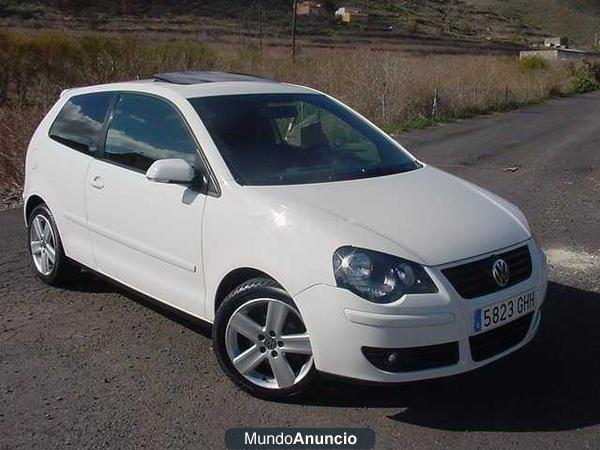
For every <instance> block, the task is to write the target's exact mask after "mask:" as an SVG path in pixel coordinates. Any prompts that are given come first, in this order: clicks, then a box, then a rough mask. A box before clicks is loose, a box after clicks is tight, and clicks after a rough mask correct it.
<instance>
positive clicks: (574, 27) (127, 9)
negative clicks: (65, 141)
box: [0, 0, 600, 51]
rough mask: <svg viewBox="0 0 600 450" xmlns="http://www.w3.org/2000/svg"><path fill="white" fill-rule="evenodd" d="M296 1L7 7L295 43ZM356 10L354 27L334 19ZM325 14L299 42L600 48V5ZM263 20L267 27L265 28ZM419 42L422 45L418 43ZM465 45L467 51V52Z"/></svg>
mask: <svg viewBox="0 0 600 450" xmlns="http://www.w3.org/2000/svg"><path fill="white" fill-rule="evenodd" d="M291 4H292V2H291V0H253V1H250V0H204V1H202V0H180V1H178V2H169V1H166V0H156V1H150V0H130V1H123V0H25V1H22V0H0V18H1V19H0V20H1V21H2V22H1V23H2V24H4V25H5V26H13V27H27V28H29V27H32V28H71V29H81V30H89V29H94V30H98V31H116V32H138V33H146V32H155V33H174V34H193V35H196V36H197V37H199V38H209V39H213V40H222V39H229V40H233V39H238V40H239V41H240V42H241V41H243V40H244V38H245V37H248V36H250V37H257V36H258V35H259V34H260V32H259V29H260V28H261V26H260V23H261V22H262V36H263V38H264V39H267V40H270V41H271V43H277V42H281V41H285V40H287V39H288V37H289V29H290V17H291ZM348 5H351V6H355V7H358V8H359V9H360V10H361V12H362V13H363V14H362V15H361V16H360V17H357V18H356V19H355V20H353V21H352V22H351V23H350V24H346V25H341V24H338V23H336V22H335V21H334V20H333V14H332V13H331V11H332V10H333V9H335V8H336V7H340V6H348ZM321 9H322V10H327V13H322V14H320V15H316V16H302V17H299V18H298V36H299V38H300V39H302V40H304V41H305V42H306V43H309V44H311V45H320V46H337V45H344V44H346V45H347V44H348V43H349V42H350V43H351V44H352V45H354V44H366V45H370V46H380V47H383V48H386V46H390V45H391V46H394V45H403V46H408V47H410V46H411V45H415V46H416V47H417V49H416V50H415V51H419V50H425V51H427V47H432V48H433V47H436V46H437V47H439V46H446V47H450V46H451V44H450V43H451V42H457V43H459V44H458V48H460V47H461V46H463V47H465V48H466V47H475V48H477V47H481V48H489V49H492V48H495V49H498V50H510V49H511V48H512V49H513V50H514V48H516V46H523V45H526V44H528V43H531V42H537V41H539V40H540V39H542V38H543V37H544V36H546V35H560V36H567V37H569V38H570V39H571V41H572V42H573V43H574V44H575V45H580V46H592V45H594V41H595V38H594V37H595V35H596V34H597V33H600V0H428V1H422V0H397V1H393V0H354V1H351V2H343V1H338V0H335V1H334V0H324V1H323V2H322V8H321ZM259 18H262V20H259ZM416 41H418V45H417V42H416ZM461 42H462V44H460V43H461Z"/></svg>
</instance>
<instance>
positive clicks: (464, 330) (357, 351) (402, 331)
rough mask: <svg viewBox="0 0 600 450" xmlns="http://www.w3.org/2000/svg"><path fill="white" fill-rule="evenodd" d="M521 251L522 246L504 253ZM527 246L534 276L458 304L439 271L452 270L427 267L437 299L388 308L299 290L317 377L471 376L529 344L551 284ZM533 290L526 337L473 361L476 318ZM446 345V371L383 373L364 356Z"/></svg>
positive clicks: (338, 293) (337, 292)
mask: <svg viewBox="0 0 600 450" xmlns="http://www.w3.org/2000/svg"><path fill="white" fill-rule="evenodd" d="M521 245H523V244H522V243H521V244H518V245H515V246H513V247H510V248H507V249H505V250H511V249H512V248H516V247H518V246H521ZM527 245H528V247H529V251H530V255H531V262H532V274H531V276H530V277H529V278H528V279H527V280H525V281H523V282H521V283H519V284H516V285H514V286H510V287H509V288H506V289H504V290H501V291H498V292H494V293H492V294H489V295H485V296H482V297H479V298H475V299H471V300H466V299H463V298H462V297H460V296H459V295H458V293H457V292H456V291H455V290H454V288H453V287H452V285H451V284H450V283H449V282H448V280H447V279H446V278H445V277H444V276H443V275H442V272H441V270H442V269H444V268H445V267H447V266H450V265H451V264H449V265H444V266H439V267H433V268H427V271H428V273H429V275H430V276H431V278H432V279H433V280H434V281H435V283H436V284H437V286H438V288H439V292H438V293H436V294H421V295H406V296H404V297H402V298H401V299H400V300H398V301H397V302H394V303H391V304H387V305H379V304H375V303H371V302H368V301H366V300H363V299H361V298H359V297H358V296H356V295H355V294H353V293H351V292H350V291H348V290H345V289H340V288H337V287H334V286H329V285H322V284H321V285H316V286H313V287H310V288H308V289H306V290H304V291H302V292H301V293H300V294H298V295H297V296H296V297H295V298H294V300H295V302H296V305H297V306H298V308H299V309H300V312H301V314H302V317H303V318H304V321H305V324H306V327H307V330H308V332H309V334H310V337H311V345H312V350H313V356H314V361H315V366H316V368H317V369H318V370H319V371H321V372H325V373H329V374H332V375H337V376H342V377H346V378H353V379H358V380H363V381H370V382H383V383H397V382H405V381H414V380H423V379H428V378H437V377H444V376H448V375H453V374H457V373H461V372H466V371H469V370H473V369H476V368H478V367H481V366H484V365H486V364H488V363H490V362H492V361H495V360H497V359H499V358H502V357H503V356H505V355H507V354H509V353H511V352H513V351H515V350H517V349H519V348H520V347H522V346H524V345H526V344H527V343H528V342H530V341H531V340H532V339H533V337H534V336H535V334H536V332H537V330H538V328H539V324H540V320H541V305H542V303H543V301H544V297H545V295H546V287H547V283H548V267H547V264H546V257H545V255H544V254H543V252H541V251H540V250H538V249H537V248H536V246H535V245H534V244H533V242H532V241H529V242H528V243H527ZM482 256H485V255H482ZM482 256H478V257H477V258H472V259H473V260H475V259H479V258H481V257H482ZM465 262H469V260H465ZM530 289H534V290H535V298H536V307H535V310H534V311H533V314H532V318H531V321H530V324H529V325H528V329H527V331H526V332H525V334H524V337H523V338H522V339H520V340H519V342H518V343H517V344H515V345H513V346H511V347H510V348H508V349H506V350H504V351H501V352H500V353H497V354H494V355H493V356H491V357H489V358H487V359H484V360H482V361H475V359H474V358H473V356H472V352H471V344H470V342H469V338H470V337H472V336H473V335H474V334H475V333H474V332H473V320H474V319H473V317H474V311H475V310H476V309H478V308H482V307H484V306H488V305H491V304H494V303H497V302H499V301H502V300H504V299H507V298H509V297H513V296H516V295H519V294H520V293H522V292H525V291H528V290H530ZM447 343H457V345H458V357H457V361H455V362H453V363H452V364H451V365H444V366H443V367H436V368H430V369H425V370H409V371H402V372H389V371H385V370H381V369H379V368H377V367H376V366H375V365H374V364H372V363H371V362H369V360H368V359H367V358H366V357H365V355H364V354H363V348H365V347H367V348H380V349H388V348H389V349H408V348H414V347H426V346H437V345H440V344H447ZM400 354H402V353H400Z"/></svg>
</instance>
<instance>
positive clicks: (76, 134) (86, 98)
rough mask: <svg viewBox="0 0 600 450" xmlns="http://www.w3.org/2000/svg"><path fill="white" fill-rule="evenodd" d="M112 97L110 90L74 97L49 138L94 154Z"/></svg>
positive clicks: (59, 115) (54, 125)
mask: <svg viewBox="0 0 600 450" xmlns="http://www.w3.org/2000/svg"><path fill="white" fill-rule="evenodd" d="M112 98H113V93H111V92H99V93H97V94H84V95H77V96H75V97H72V98H71V99H69V101H68V102H67V103H66V104H65V106H64V107H63V109H62V110H61V111H60V113H59V114H58V116H57V117H56V120H55V121H54V123H53V124H52V127H50V133H49V136H50V138H51V139H54V140H55V141H57V142H60V143H61V144H64V145H66V146H68V147H71V148H72V149H75V150H78V151H80V152H83V153H87V154H90V155H93V154H94V152H96V151H97V150H98V143H99V142H100V138H101V135H102V127H103V126H104V118H105V117H106V112H107V111H108V108H109V106H110V102H111V101H112Z"/></svg>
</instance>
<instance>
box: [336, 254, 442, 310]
mask: <svg viewBox="0 0 600 450" xmlns="http://www.w3.org/2000/svg"><path fill="white" fill-rule="evenodd" d="M333 273H334V274H335V281H336V282H337V285H338V287H341V288H345V289H348V290H350V291H352V292H354V293H355V294H356V295H358V296H360V297H362V298H364V299H366V300H369V301H372V302H375V303H391V302H394V301H396V300H398V299H399V298H400V297H402V296H403V295H404V294H426V293H434V292H437V291H438V290H437V287H436V285H435V283H434V282H433V281H432V280H431V278H430V277H429V275H427V273H426V272H425V270H424V269H423V267H422V266H420V265H419V264H416V263H414V262H411V261H407V260H406V259H402V258H398V257H396V256H392V255H387V254H385V253H380V252H375V251H372V250H365V249H362V248H355V247H349V246H348V247H341V248H339V249H337V250H336V252H335V253H334V254H333Z"/></svg>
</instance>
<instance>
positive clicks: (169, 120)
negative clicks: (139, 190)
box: [104, 94, 198, 172]
mask: <svg viewBox="0 0 600 450" xmlns="http://www.w3.org/2000/svg"><path fill="white" fill-rule="evenodd" d="M197 155H198V153H197V145H196V141H195V140H194V139H193V137H192V136H191V135H190V132H189V130H188V128H187V127H186V125H185V123H184V121H183V118H182V117H181V114H180V113H179V112H178V111H177V110H176V109H174V108H173V106H171V105H170V104H168V103H167V102H165V101H162V100H160V99H157V98H154V97H150V96H147V95H138V94H121V95H120V96H119V100H118V101H117V104H116V106H115V111H114V114H113V119H112V121H111V123H110V126H109V129H108V134H107V136H106V144H105V146H104V157H105V158H106V159H108V160H110V161H114V162H117V163H119V164H122V165H124V166H126V167H130V168H132V169H136V170H140V171H143V172H145V171H146V170H148V168H149V167H150V166H151V165H152V163H153V162H154V161H156V160H159V159H166V158H183V159H185V160H186V161H187V162H189V163H190V164H191V165H192V166H196V163H197Z"/></svg>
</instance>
